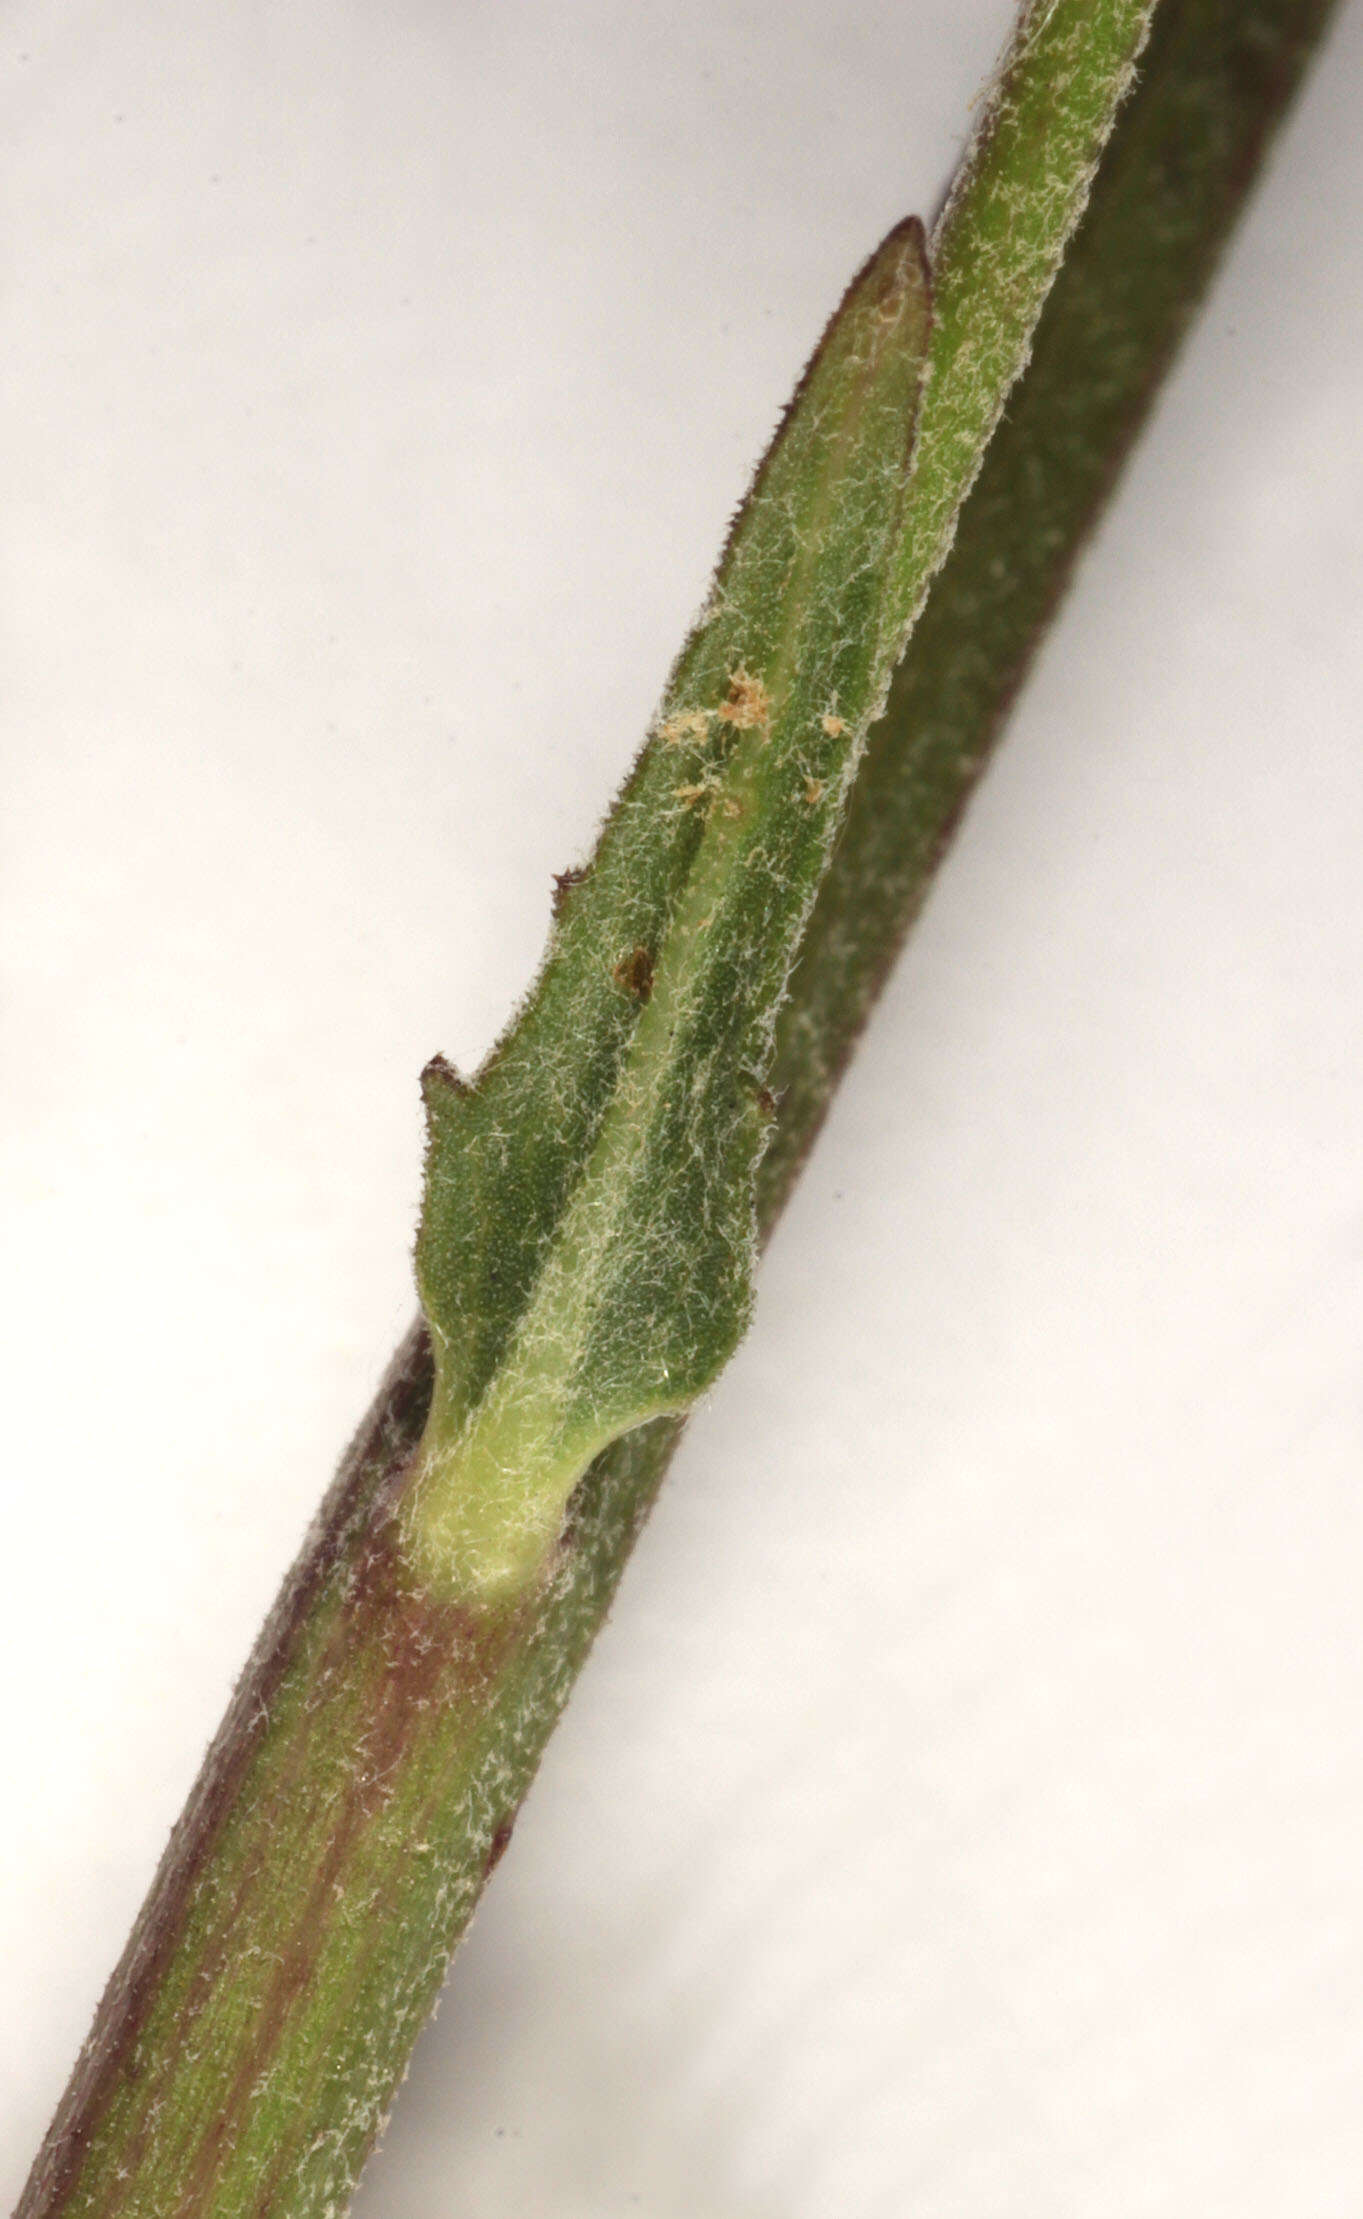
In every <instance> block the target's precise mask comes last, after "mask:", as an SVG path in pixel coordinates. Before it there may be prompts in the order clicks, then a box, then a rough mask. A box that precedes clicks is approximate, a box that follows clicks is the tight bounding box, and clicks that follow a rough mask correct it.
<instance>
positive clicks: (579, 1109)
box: [410, 218, 930, 1593]
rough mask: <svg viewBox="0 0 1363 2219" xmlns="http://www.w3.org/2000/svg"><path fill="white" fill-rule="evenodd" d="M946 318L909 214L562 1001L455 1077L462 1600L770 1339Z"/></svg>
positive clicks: (742, 545) (440, 1173)
mask: <svg viewBox="0 0 1363 2219" xmlns="http://www.w3.org/2000/svg"><path fill="white" fill-rule="evenodd" d="M929 327H930V308H929V281H928V272H927V264H926V257H925V251H924V241H923V233H922V227H921V225H920V224H919V223H918V222H917V221H916V219H912V218H911V219H909V220H908V221H906V222H905V223H902V224H900V225H898V226H897V227H896V229H895V230H894V231H892V232H891V233H890V235H889V237H888V238H887V239H886V240H885V241H884V243H883V244H882V245H881V246H880V247H879V248H878V249H877V251H876V253H875V254H874V255H873V256H872V257H871V259H870V260H869V261H868V263H867V264H866V266H865V268H864V269H863V270H862V271H861V272H860V273H859V275H858V276H857V278H856V279H855V280H854V281H853V283H852V285H851V287H850V289H849V291H848V293H847V295H846V297H845V299H844V301H843V303H842V305H841V306H840V308H839V309H838V310H837V312H836V314H835V315H834V317H833V319H832V321H831V322H830V324H829V326H828V329H827V331H826V332H825V334H824V337H823V339H822V340H821V342H820V344H819V347H818V349H817V351H816V353H815V355H814V357H813V360H812V361H811V363H810V365H809V368H808V370H807V371H806V373H805V376H804V378H803V379H802V380H801V383H800V385H799V387H798V389H797V392H796V394H795V397H794V399H793V401H792V402H791V404H790V407H789V408H788V410H787V412H786V414H785V417H784V418H783V420H782V423H781V425H780V427H779V429H778V431H777V433H776V436H775V438H774V440H773V442H772V445H771V447H770V449H769V451H768V453H767V455H766V457H765V459H764V461H763V463H762V465H761V467H760V469H759V470H758V472H757V476H756V478H755V480H754V482H753V486H752V490H751V492H750V493H749V495H748V497H747V499H746V501H745V502H744V504H743V506H742V508H741V509H740V511H739V513H738V516H737V518H736V520H735V522H734V525H733V528H732V530H731V533H730V536H729V541H728V544H727V546H726V548H725V551H724V554H723V557H722V559H721V561H720V564H719V568H718V570H717V572H716V574H715V579H714V582H713V585H712V587H711V590H710V594H709V597H708V599H707V601H706V605H705V607H704V609H703V610H702V612H701V615H700V618H699V619H698V621H697V623H696V626H695V628H694V630H693V631H692V633H691V636H690V638H689V639H688V640H687V642H686V645H685V646H684V648H683V649H682V652H681V654H680V656H679V657H678V660H677V663H676V666H675V668H674V670H673V672H672V676H671V679H670V681H669V683H668V686H667V690H666V693H665V696H664V699H663V702H662V705H661V707H660V709H659V712H658V715H657V717H656V719H655V721H654V727H653V731H652V734H651V736H650V738H649V740H648V742H647V744H646V746H645V748H644V751H643V753H642V755H641V756H640V758H639V761H638V763H637V764H636V766H635V769H634V772H633V774H632V776H631V778H630V780H629V782H628V784H627V786H626V787H625V790H624V792H623V793H622V795H621V796H620V799H619V800H618V802H617V803H616V806H615V809H614V810H613V812H612V814H611V816H610V818H609V819H608V820H607V823H606V826H605V828H604V830H603V832H602V835H601V839H600V843H599V845H598V848H597V851H596V854H595V856H594V858H593V861H592V863H591V865H590V868H589V869H588V871H587V872H586V873H585V874H584V876H583V877H582V879H581V880H580V881H579V882H578V883H577V884H575V885H573V886H572V887H570V888H568V889H566V890H565V894H564V898H563V900H562V902H561V905H560V914H559V918H558V921H557V923H556V926H555V930H554V934H553V938H552V940H551V943H550V948H549V953H548V956H547V959H546V962H545V965H544V969H543V971H542V972H541V975H540V979H539V982H538V984H537V985H536V987H535V989H534V992H533V993H532V995H531V997H530V999H529V1000H528V1002H527V1003H526V1004H525V1006H524V1007H523V1009H522V1010H521V1013H520V1015H519V1017H518V1018H517V1020H516V1022H515V1023H514V1025H513V1026H512V1028H511V1030H510V1031H509V1032H508V1034H507V1035H506V1036H505V1038H504V1039H503V1040H502V1042H501V1043H500V1044H499V1046H498V1047H497V1048H496V1049H495V1050H494V1052H493V1054H492V1056H491V1057H490V1059H489V1061H488V1063H487V1065H486V1066H485V1068H484V1070H483V1071H482V1072H481V1073H480V1074H479V1077H478V1079H477V1081H476V1083H475V1084H474V1085H473V1086H471V1087H470V1086H466V1085H464V1084H463V1083H462V1082H461V1081H459V1080H458V1079H457V1078H456V1077H455V1076H454V1074H453V1073H452V1072H451V1071H450V1070H449V1068H448V1066H447V1065H445V1064H444V1063H442V1062H440V1061H437V1062H436V1063H435V1064H433V1065H432V1066H430V1067H429V1069H428V1071H427V1073H426V1078H425V1093H426V1103H427V1112H428V1119H429V1132H430V1141H429V1150H428V1157H427V1172H426V1201H425V1208H424V1211H423V1217H422V1225H421V1232H420V1236H419V1239H418V1245H417V1267H418V1275H419V1281H420V1287H421V1295H422V1302H423V1306H424V1308H425V1311H426V1315H427V1318H428V1319H429V1321H430V1324H431V1329H432V1335H433V1339H434V1343H435V1348H436V1356H437V1384H436V1393H435V1400H434V1405H433V1410H432V1418H431V1423H430V1426H429V1428H428V1432H427V1437H426V1441H425V1444H424V1446H423V1450H422V1459H421V1469H420V1476H419V1478H418V1481H417V1484H416V1487H415V1489H414V1496H413V1507H412V1510H411V1513H410V1517H411V1533H412V1542H413V1547H414V1550H415V1552H416V1556H417V1560H418V1562H419V1565H420V1568H421V1571H422V1574H423V1576H424V1577H425V1578H426V1579H428V1580H431V1581H432V1582H433V1583H435V1584H437V1585H449V1584H453V1585H454V1586H455V1587H457V1588H460V1589H468V1590H470V1591H473V1592H478V1593H488V1592H491V1591H494V1590H496V1591H503V1590H505V1589H507V1588H510V1587H514V1586H516V1585H517V1584H520V1583H523V1582H524V1580H525V1579H527V1578H528V1577H530V1576H532V1575H533V1573H534V1572H535V1571H536V1570H537V1569H538V1568H539V1566H540V1565H541V1564H542V1563H543V1561H544V1558H545V1556H546V1553H547V1551H548V1549H549V1547H550V1546H551V1544H552V1542H553V1539H554V1535H555V1533H556V1532H557V1529H558V1525H559V1523H560V1521H561V1518H562V1514H563V1509H564V1505H565V1504H566V1502H567V1499H568V1495H569V1494H570V1492H571V1490H572V1487H573V1485H574V1484H575V1482H576V1480H577V1478H578V1477H579V1476H580V1474H581V1472H582V1471H583V1470H584V1469H585V1467H586V1465H587V1464H588V1463H589V1462H590V1461H591V1459H592V1457H593V1456H594V1455H596V1454H597V1453H598V1451H599V1450H600V1449H601V1448H602V1447H603V1446H604V1445H605V1443H606V1442H607V1441H609V1440H612V1439H614V1438H615V1437H616V1436H617V1435H619V1434H620V1433H623V1432H625V1431H626V1430H628V1429H629V1428H630V1427H632V1426H635V1425H638V1424H640V1423H641V1422H643V1421H644V1420H646V1419H648V1418H650V1417H654V1416H657V1415H659V1414H660V1413H663V1412H668V1411H677V1410H681V1409H684V1408H686V1407H687V1406H688V1405H689V1404H690V1403H691V1402H692V1401H694V1399H695V1397H696V1396H697V1395H698V1394H699V1393H700V1392H701V1391H702V1390H703V1389H704V1388H705V1387H706V1386H708V1385H709V1383H710V1382H711V1380H712V1379H713V1378H714V1377H715V1376H716V1374H717V1373H718V1372H719V1370H720V1369H721V1368H722V1366H723V1365H724V1363H725V1362H726V1361H727V1359H728V1357H729V1356H730V1354H731V1353H732V1351H733V1349H734V1347H735V1345H736V1343H737V1341H738V1339H739V1337H740V1335H741V1334H742V1332H743V1330H744V1327H745V1325H746V1323H747V1319H748V1314H749V1310H750V1307H751V1301H752V1288H751V1281H752V1262H753V1254H754V1249H755V1239H756V1234H755V1186H756V1173H757V1166H758V1162H759V1160H760V1157H761V1154H762V1150H763V1147H764V1145H765V1142H766V1139H767V1136H768V1132H769V1128H770V1125H771V1121H772V1115H773V1109H774V1105H773V1104H772V1102H771V1100H770V1097H769V1096H768V1094H767V1092H766V1087H765V1079H766V1073H767V1070H768V1068H769V1065H770V1062H771V1055H772V1042H773V1036H774V1028H775V1022H776V1013H777V1009H778V1007H779V1004H780V1001H781V997H782V995H783V993H784V991H785V986H786V980H787V977H788V975H789V971H790V966H791V963H792V961H793V959H794V956H795V953H796V950H797V947H798V945H799V940H800V935H801V932H802V930H803V927H804V924H805V920H806V918H807V916H808V913H809V909H810V905H811V903H812V901H813V899H814V896H815V894H816V892H817V889H818V885H819V882H820V880H821V878H822V876H823V873H824V870H825V868H826V865H827V859H828V853H829V848H830V845H831V842H832V838H833V834H834V832H835V830H836V826H837V822H838V819H839V816H840V814H841V810H842V806H843V802H844V799H845V795H846V792H847V789H848V785H849V782H850V780H851V776H852V773H853V770H854V767H855V764H856V760H857V757H858V755H859V752H860V749H861V745H862V742H863V740H864V737H865V733H866V730H867V727H868V725H869V724H870V722H871V721H872V719H873V718H874V717H875V716H876V715H877V714H878V713H879V711H880V709H881V708H882V706H883V703H884V698H885V690H886V686H887V684H888V680H889V675H890V668H891V661H892V656H893V652H894V647H895V644H896V642H897V625H896V622H895V617H894V601H893V593H892V581H893V564H894V561H895V558H896V555H897V553H898V550H899V546H900V541H901V536H902V529H903V520H904V511H905V503H906V492H907V487H908V483H909V476H910V464H911V456H912V450H913V430H914V424H915V421H916V417H917V411H918V401H919V393H920V389H921V385H922V377H923V365H924V361H925V358H926V348H927V338H928V332H929Z"/></svg>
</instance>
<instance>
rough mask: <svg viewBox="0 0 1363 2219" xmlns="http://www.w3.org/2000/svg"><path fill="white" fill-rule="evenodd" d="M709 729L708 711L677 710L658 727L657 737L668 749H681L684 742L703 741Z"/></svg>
mask: <svg viewBox="0 0 1363 2219" xmlns="http://www.w3.org/2000/svg"><path fill="white" fill-rule="evenodd" d="M709 729H710V712H709V710H708V709H679V710H678V711H677V714H676V715H675V716H672V717H669V718H668V719H667V722H666V723H665V724H660V725H659V727H658V737H659V739H660V740H662V741H663V742H664V743H665V744H666V745H667V746H668V747H681V746H682V744H683V742H684V741H686V740H703V739H704V738H705V735H706V733H707V732H708V731H709Z"/></svg>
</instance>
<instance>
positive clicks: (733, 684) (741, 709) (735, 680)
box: [719, 670, 771, 732]
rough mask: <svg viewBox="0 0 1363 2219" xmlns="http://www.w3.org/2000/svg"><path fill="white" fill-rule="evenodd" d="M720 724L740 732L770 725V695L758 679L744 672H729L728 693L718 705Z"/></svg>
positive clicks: (760, 728)
mask: <svg viewBox="0 0 1363 2219" xmlns="http://www.w3.org/2000/svg"><path fill="white" fill-rule="evenodd" d="M719 715H720V722H721V723H723V724H732V725H733V726H734V727H735V728H736V729H737V730H738V731H740V732H751V731H755V730H762V729H765V727H766V726H767V725H769V724H770V723H771V695H770V694H769V693H768V692H767V689H766V687H765V686H764V685H763V683H762V681H761V679H760V678H754V677H753V676H752V675H751V674H750V672H748V671H746V670H731V671H730V673H729V692H728V697H727V699H726V700H724V701H722V702H721V703H720V709H719Z"/></svg>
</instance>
